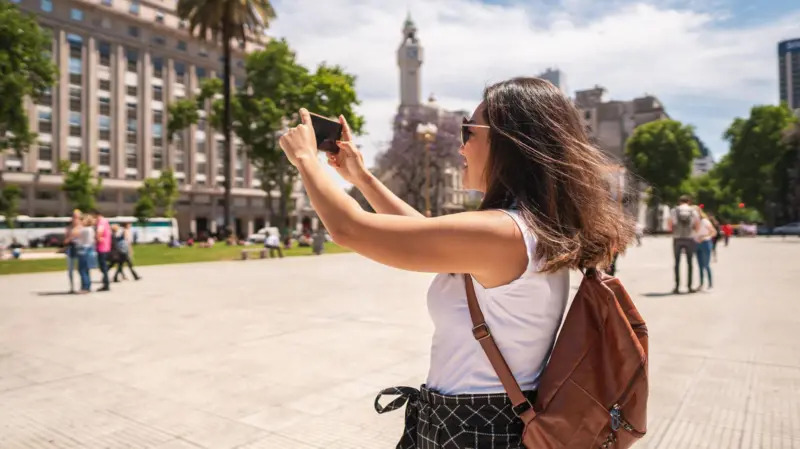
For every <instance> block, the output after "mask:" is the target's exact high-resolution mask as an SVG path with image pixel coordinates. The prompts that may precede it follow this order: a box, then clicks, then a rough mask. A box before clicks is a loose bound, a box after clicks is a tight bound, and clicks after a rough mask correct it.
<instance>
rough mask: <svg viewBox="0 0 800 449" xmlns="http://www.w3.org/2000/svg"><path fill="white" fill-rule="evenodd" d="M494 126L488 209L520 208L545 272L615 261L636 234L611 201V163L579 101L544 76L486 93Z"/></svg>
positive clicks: (506, 83) (491, 88)
mask: <svg viewBox="0 0 800 449" xmlns="http://www.w3.org/2000/svg"><path fill="white" fill-rule="evenodd" d="M483 99H484V104H485V108H484V119H485V120H486V123H487V124H488V125H489V126H490V127H491V129H490V130H489V140H490V142H489V146H490V150H489V153H490V154H489V161H488V164H487V167H486V170H487V172H486V179H487V184H488V188H487V191H486V195H485V196H484V199H483V202H482V203H481V207H480V208H481V209H509V208H516V209H517V210H519V211H520V213H521V215H522V217H523V219H524V220H525V222H526V223H527V224H528V226H530V228H531V229H532V230H533V233H534V234H535V235H536V238H537V245H536V257H537V258H538V259H540V260H541V261H542V264H541V265H540V269H541V271H545V272H553V271H556V270H559V269H561V268H565V267H568V268H593V267H598V266H599V267H604V266H607V265H608V264H610V262H611V259H612V257H613V255H614V253H615V252H616V251H620V250H624V249H625V247H626V246H627V245H628V242H630V241H631V239H632V238H633V236H634V222H633V220H632V219H631V218H630V217H627V216H626V215H625V213H624V212H623V210H622V207H621V204H620V203H618V202H617V201H615V200H614V199H613V198H612V195H611V191H610V189H609V188H608V186H609V181H608V180H609V175H610V173H611V171H610V170H611V169H612V165H611V164H610V163H609V161H608V159H607V158H606V157H605V156H604V155H603V153H602V152H601V151H600V150H599V149H598V148H596V147H594V146H593V145H591V144H590V143H589V139H588V137H587V135H586V131H585V129H584V125H583V123H582V121H581V119H580V117H579V115H578V111H577V109H576V108H575V106H574V105H573V104H572V102H571V101H570V100H569V99H568V98H567V97H566V96H565V95H564V94H563V93H562V92H561V91H560V90H558V89H557V88H556V87H555V86H553V85H552V84H550V83H549V82H547V81H544V80H541V79H538V78H514V79H511V80H508V81H503V82H501V83H497V84H494V85H492V86H489V87H488V88H486V90H485V91H484V95H483Z"/></svg>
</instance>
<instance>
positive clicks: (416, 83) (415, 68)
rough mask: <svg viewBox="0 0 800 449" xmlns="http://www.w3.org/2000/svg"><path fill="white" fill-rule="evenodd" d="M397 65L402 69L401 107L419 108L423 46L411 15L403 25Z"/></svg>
mask: <svg viewBox="0 0 800 449" xmlns="http://www.w3.org/2000/svg"><path fill="white" fill-rule="evenodd" d="M397 65H398V66H399V67H400V106H401V107H403V106H418V105H419V104H420V97H421V95H420V92H421V90H422V86H421V85H420V84H421V83H420V81H421V78H420V67H421V66H422V46H421V45H420V43H419V39H417V27H416V26H415V25H414V22H413V21H412V20H411V14H409V15H408V17H407V18H406V22H405V24H404V25H403V42H402V43H401V44H400V48H399V49H397Z"/></svg>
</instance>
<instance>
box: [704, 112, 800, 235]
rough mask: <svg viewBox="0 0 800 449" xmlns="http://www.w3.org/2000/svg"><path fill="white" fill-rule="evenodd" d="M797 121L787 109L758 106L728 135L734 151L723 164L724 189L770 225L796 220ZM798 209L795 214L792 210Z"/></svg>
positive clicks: (730, 128) (731, 148) (729, 153)
mask: <svg viewBox="0 0 800 449" xmlns="http://www.w3.org/2000/svg"><path fill="white" fill-rule="evenodd" d="M796 123H797V118H796V117H795V116H793V115H792V112H791V110H790V109H789V108H787V107H786V106H785V105H781V106H772V105H763V106H754V107H753V108H752V109H751V110H750V116H749V117H748V118H746V119H743V118H736V119H735V120H734V121H733V123H732V124H731V126H730V127H729V128H728V129H727V131H726V132H725V134H724V137H725V139H727V140H728V142H730V151H729V152H728V154H726V155H725V156H724V157H723V159H722V160H721V161H720V167H719V168H718V170H719V175H720V178H721V183H722V185H723V186H725V187H727V188H729V189H730V190H731V192H732V193H733V194H735V195H736V196H738V197H739V198H740V199H741V201H743V202H744V203H746V204H748V205H751V206H752V207H754V208H755V209H757V210H758V211H760V212H761V214H762V215H763V216H764V217H765V218H767V219H768V220H770V221H773V220H778V221H785V220H789V219H791V217H792V216H796V214H797V210H796V209H795V208H793V207H792V203H793V202H794V198H793V196H794V195H793V194H794V191H795V190H796V188H797V177H796V174H794V172H793V169H794V170H796V168H797V158H798V149H797V144H795V143H793V142H794V140H793V138H792V135H793V133H792V130H793V129H794V127H795V126H797V125H796ZM792 209H794V211H793V210H792Z"/></svg>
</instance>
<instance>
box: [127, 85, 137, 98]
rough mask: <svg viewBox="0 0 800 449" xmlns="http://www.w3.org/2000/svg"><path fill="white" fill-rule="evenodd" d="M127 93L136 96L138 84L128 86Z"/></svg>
mask: <svg viewBox="0 0 800 449" xmlns="http://www.w3.org/2000/svg"><path fill="white" fill-rule="evenodd" d="M125 89H126V90H125V91H126V93H127V94H128V95H130V96H132V97H135V96H136V93H137V92H136V86H126V88H125Z"/></svg>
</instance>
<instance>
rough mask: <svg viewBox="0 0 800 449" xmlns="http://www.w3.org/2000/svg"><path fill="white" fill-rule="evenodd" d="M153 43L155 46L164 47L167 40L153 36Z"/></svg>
mask: <svg viewBox="0 0 800 449" xmlns="http://www.w3.org/2000/svg"><path fill="white" fill-rule="evenodd" d="M153 43H154V44H156V45H166V44H167V39H166V38H164V36H153Z"/></svg>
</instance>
